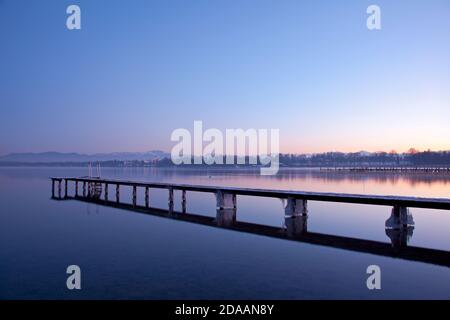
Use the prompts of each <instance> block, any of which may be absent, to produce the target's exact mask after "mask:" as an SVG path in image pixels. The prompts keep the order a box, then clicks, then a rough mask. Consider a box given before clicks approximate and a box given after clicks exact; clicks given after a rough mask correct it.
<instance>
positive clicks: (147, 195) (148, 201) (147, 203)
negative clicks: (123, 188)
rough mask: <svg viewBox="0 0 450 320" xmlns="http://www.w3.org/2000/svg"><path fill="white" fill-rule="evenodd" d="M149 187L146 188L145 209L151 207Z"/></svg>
mask: <svg viewBox="0 0 450 320" xmlns="http://www.w3.org/2000/svg"><path fill="white" fill-rule="evenodd" d="M148 189H149V188H148V187H145V207H146V208H148V207H149V206H150V199H149V192H148Z"/></svg>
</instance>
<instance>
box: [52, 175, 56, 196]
mask: <svg viewBox="0 0 450 320" xmlns="http://www.w3.org/2000/svg"><path fill="white" fill-rule="evenodd" d="M54 197H55V180H53V179H52V198H54Z"/></svg>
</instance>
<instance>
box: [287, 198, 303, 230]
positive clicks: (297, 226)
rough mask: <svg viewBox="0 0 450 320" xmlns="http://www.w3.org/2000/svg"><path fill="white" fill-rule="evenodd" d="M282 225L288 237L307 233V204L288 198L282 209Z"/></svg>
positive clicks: (301, 200) (300, 200)
mask: <svg viewBox="0 0 450 320" xmlns="http://www.w3.org/2000/svg"><path fill="white" fill-rule="evenodd" d="M284 224H285V226H286V232H287V235H288V237H295V236H298V235H301V234H304V233H306V232H308V203H307V201H306V200H304V199H295V198H288V199H287V203H286V207H285V208H284Z"/></svg>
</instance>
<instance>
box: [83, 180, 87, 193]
mask: <svg viewBox="0 0 450 320" xmlns="http://www.w3.org/2000/svg"><path fill="white" fill-rule="evenodd" d="M83 197H86V181H83Z"/></svg>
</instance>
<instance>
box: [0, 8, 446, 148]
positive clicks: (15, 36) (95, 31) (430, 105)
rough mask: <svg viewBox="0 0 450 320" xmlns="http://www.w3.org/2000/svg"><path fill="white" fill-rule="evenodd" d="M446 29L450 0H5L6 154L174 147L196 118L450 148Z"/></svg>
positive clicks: (2, 96) (1, 108) (1, 142)
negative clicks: (377, 16)
mask: <svg viewBox="0 0 450 320" xmlns="http://www.w3.org/2000/svg"><path fill="white" fill-rule="evenodd" d="M70 4H77V5H79V6H80V7H81V20H82V29H81V30H74V31H69V30H67V28H66V18H67V14H66V8H67V6H68V5H70ZM370 4H377V5H379V6H380V7H381V17H382V30H379V31H369V30H368V29H367V28H366V19H367V14H366V8H367V7H368V5H370ZM449 39H450V1H448V0H430V1H425V0H411V1H401V0H397V1H377V0H375V1H364V0H346V1H334V0H322V1H300V0H292V1H291V0H278V1H268V0H241V1H226V0H184V1H181V0H180V1H174V0H165V1H162V0H161V1H156V0H155V1H118V0H116V1H114V0H108V1H104V0H95V1H62V0H54V1H50V0H46V1H24V0H0V41H1V42H0V43H1V50H0V154H6V153H10V152H29V151H30V152H40V151H50V150H51V151H61V152H69V151H70V152H71V151H75V152H83V153H95V152H112V151H145V150H152V149H162V150H166V151H169V150H170V149H171V147H172V146H173V142H171V141H170V134H171V132H172V131H173V130H174V129H176V128H187V129H191V130H192V126H193V121H194V120H202V121H203V122H204V126H205V127H206V128H211V127H214V128H219V129H225V128H244V129H246V128H268V129H270V128H278V129H280V136H281V140H280V145H281V151H282V152H298V153H301V152H321V151H331V150H342V151H358V150H362V149H365V150H371V151H376V150H386V151H389V150H391V149H396V150H398V151H405V150H407V149H408V148H409V147H416V148H419V149H427V148H431V149H450V125H449V122H450V121H449V119H450V90H449V88H450V41H449Z"/></svg>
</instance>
